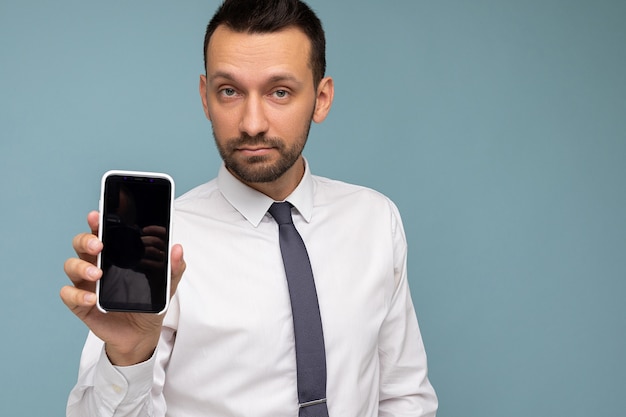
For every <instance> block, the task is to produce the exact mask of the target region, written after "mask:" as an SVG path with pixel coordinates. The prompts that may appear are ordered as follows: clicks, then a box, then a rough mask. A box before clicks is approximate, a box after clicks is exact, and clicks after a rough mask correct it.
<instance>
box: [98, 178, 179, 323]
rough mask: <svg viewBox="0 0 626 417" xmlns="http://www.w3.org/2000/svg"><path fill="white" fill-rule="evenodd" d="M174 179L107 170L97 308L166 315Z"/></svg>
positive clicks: (102, 189) (103, 180)
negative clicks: (100, 275)
mask: <svg viewBox="0 0 626 417" xmlns="http://www.w3.org/2000/svg"><path fill="white" fill-rule="evenodd" d="M173 203H174V180H173V179H172V178H171V177H170V176H169V175H167V174H163V173H155V172H139V171H108V172H106V173H105V174H104V175H103V176H102V184H101V195H100V226H99V230H98V235H99V238H100V240H101V241H102V243H103V249H102V252H101V253H100V255H99V256H98V267H99V268H101V269H102V277H101V278H100V280H99V281H98V283H97V287H96V294H97V300H98V304H97V305H98V308H99V309H100V310H101V311H103V312H109V311H124V312H134V313H155V314H162V313H164V312H165V311H166V310H167V307H168V305H169V298H170V297H169V295H170V281H171V277H170V274H171V273H170V262H169V259H170V249H171V235H172V217H173V210H174V208H173Z"/></svg>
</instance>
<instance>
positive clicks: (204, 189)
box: [175, 178, 219, 208]
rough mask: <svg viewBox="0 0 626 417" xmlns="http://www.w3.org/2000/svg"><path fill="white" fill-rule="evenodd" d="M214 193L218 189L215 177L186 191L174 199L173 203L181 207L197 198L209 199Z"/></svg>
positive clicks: (195, 200) (192, 202)
mask: <svg viewBox="0 0 626 417" xmlns="http://www.w3.org/2000/svg"><path fill="white" fill-rule="evenodd" d="M215 193H219V189H218V187H217V178H214V179H212V180H211V181H208V182H205V183H204V184H200V185H198V186H196V187H194V188H192V189H191V190H189V191H187V192H186V193H184V194H183V195H181V196H180V197H178V198H177V199H176V203H175V204H176V207H177V208H182V207H185V206H188V205H190V204H194V203H195V202H197V201H199V200H206V199H210V198H212V196H214V195H215Z"/></svg>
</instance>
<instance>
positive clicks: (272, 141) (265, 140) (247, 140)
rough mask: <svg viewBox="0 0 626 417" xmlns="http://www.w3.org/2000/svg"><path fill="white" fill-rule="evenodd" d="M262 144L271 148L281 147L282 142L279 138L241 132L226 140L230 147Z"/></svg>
mask: <svg viewBox="0 0 626 417" xmlns="http://www.w3.org/2000/svg"><path fill="white" fill-rule="evenodd" d="M258 145H264V146H268V147H272V148H278V149H282V148H283V142H282V140H280V138H273V137H266V136H265V135H255V136H250V135H246V134H243V135H241V136H239V137H236V138H232V139H230V140H229V141H228V146H229V148H230V149H236V148H240V147H242V146H258Z"/></svg>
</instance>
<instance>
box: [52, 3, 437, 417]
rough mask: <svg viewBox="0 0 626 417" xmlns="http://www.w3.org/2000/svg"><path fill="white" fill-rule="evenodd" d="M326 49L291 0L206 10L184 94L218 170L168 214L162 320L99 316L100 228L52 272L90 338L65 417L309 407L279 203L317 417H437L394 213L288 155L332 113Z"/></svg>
mask: <svg viewBox="0 0 626 417" xmlns="http://www.w3.org/2000/svg"><path fill="white" fill-rule="evenodd" d="M324 49H325V41H324V33H323V30H322V27H321V23H320V22H319V20H318V18H317V17H316V16H315V14H314V13H313V12H312V11H311V10H310V9H309V8H308V6H306V5H305V4H304V3H302V2H300V1H298V0H226V1H225V2H224V4H223V5H222V6H221V7H220V9H219V10H218V11H217V13H216V15H215V16H214V17H213V19H212V20H211V22H210V23H209V26H208V28H207V34H206V37H205V45H204V51H205V66H206V74H205V75H202V76H201V77H200V94H201V97H202V104H203V107H204V111H205V114H206V117H207V118H208V119H209V120H210V121H211V124H212V127H213V134H214V137H215V142H216V144H217V147H218V149H219V152H220V155H221V156H222V159H223V161H224V164H223V166H222V168H221V169H220V172H219V175H218V177H217V178H216V179H215V180H213V181H211V182H209V183H206V184H204V185H201V186H199V187H197V188H195V189H194V190H192V191H190V192H188V193H187V194H185V195H184V196H182V197H181V198H179V199H178V201H177V203H176V217H175V222H174V224H175V226H174V240H175V241H177V242H180V244H179V245H175V246H174V247H173V248H172V252H171V263H172V287H173V292H175V293H174V295H173V297H172V300H171V304H170V308H169V310H168V312H167V314H166V315H165V317H163V316H155V315H142V314H125V313H108V314H102V313H100V312H99V311H98V309H97V308H96V307H95V296H94V293H93V291H94V287H95V282H96V281H97V280H98V279H99V278H100V276H101V271H100V270H98V269H97V268H96V267H94V266H93V262H94V260H95V257H96V256H97V254H98V253H99V252H100V250H101V249H102V244H101V243H100V241H99V240H98V239H97V238H96V237H95V236H94V234H95V231H96V230H97V226H98V224H97V223H98V215H97V213H95V212H94V213H90V215H89V216H88V223H89V225H90V228H91V230H92V233H90V234H87V233H85V234H80V235H78V236H76V237H75V239H74V248H75V250H76V252H77V253H78V255H79V257H78V258H72V259H69V260H68V261H67V262H66V265H65V269H66V273H67V275H68V276H69V278H70V279H71V280H72V282H73V284H74V285H73V286H67V287H64V288H63V289H62V290H61V297H62V299H63V301H64V302H65V304H66V305H67V306H68V307H69V308H70V309H71V310H72V311H73V312H74V313H75V314H76V315H77V316H78V317H79V318H80V319H81V320H83V321H84V322H85V324H86V325H87V326H88V327H89V329H90V334H89V337H88V340H87V343H86V345H85V348H84V351H83V356H82V358H81V366H80V372H79V379H78V383H77V385H76V387H75V388H74V390H73V391H72V393H71V394H70V399H69V401H68V412H67V413H68V416H76V417H78V416H80V417H86V416H165V415H168V416H221V417H230V416H246V417H247V416H250V417H252V416H253V417H282V416H285V417H287V416H296V415H298V413H299V410H300V413H302V410H303V408H304V409H306V407H308V405H307V404H299V399H298V395H299V393H298V391H299V390H298V384H299V376H300V375H298V374H299V372H298V369H297V368H298V365H297V364H296V362H297V361H296V355H297V354H298V352H297V351H296V348H295V347H294V337H295V336H294V326H295V322H296V318H295V310H294V313H293V314H292V305H291V303H290V291H289V288H288V287H289V286H288V284H287V280H286V273H285V268H286V267H285V266H284V265H283V262H282V259H281V248H280V245H279V240H280V239H279V225H278V224H277V223H276V221H275V220H274V215H271V214H268V209H270V206H273V203H274V202H282V201H288V202H289V203H290V204H291V205H292V206H293V209H292V210H291V212H292V216H293V223H294V224H295V228H296V229H297V231H298V232H299V234H300V235H301V236H302V239H303V240H304V243H305V244H306V249H307V251H308V256H309V258H310V263H311V266H312V272H313V277H314V281H315V287H316V290H317V298H318V303H319V314H320V316H321V324H322V328H323V343H324V345H325V348H324V350H325V363H326V372H327V376H326V380H325V383H326V394H327V396H326V399H320V401H319V402H320V403H324V407H326V406H327V410H328V415H330V416H332V417H350V416H352V417H369V416H434V415H435V411H436V408H437V399H436V396H435V393H434V391H433V388H432V386H431V385H430V383H429V381H428V377H427V367H426V355H425V352H424V347H423V344H422V340H421V336H420V332H419V328H418V324H417V320H416V318H415V312H414V309H413V305H412V302H411V298H410V292H409V289H408V282H407V276H406V242H405V236H404V232H403V228H402V224H401V220H400V216H399V214H398V211H397V209H396V207H395V206H394V205H393V203H392V202H391V201H389V200H388V199H387V198H386V197H384V196H382V195H380V194H378V193H376V192H374V191H372V190H370V189H367V188H363V187H358V186H354V185H349V184H345V183H341V182H338V181H332V180H329V179H325V178H320V177H316V176H313V175H312V174H311V172H310V168H309V166H308V164H307V162H306V160H305V159H304V158H303V156H302V150H303V148H304V145H305V142H306V139H307V136H308V131H309V127H310V123H311V121H314V122H316V123H320V122H322V121H323V120H324V119H325V118H326V116H327V114H328V112H329V110H330V107H331V104H332V101H333V93H334V85H333V80H332V78H330V77H325V75H324V72H325V57H324V55H325V51H324ZM281 227H282V226H281ZM183 247H184V248H185V261H184V260H183V249H182V248H183ZM183 271H185V277H184V278H183V279H181V277H182V275H183ZM316 405H317V402H316ZM300 415H301V416H302V415H303V414H300Z"/></svg>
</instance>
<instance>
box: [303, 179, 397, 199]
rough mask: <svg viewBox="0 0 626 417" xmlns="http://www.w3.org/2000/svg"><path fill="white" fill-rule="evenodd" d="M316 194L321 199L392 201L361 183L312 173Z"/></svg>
mask: <svg viewBox="0 0 626 417" xmlns="http://www.w3.org/2000/svg"><path fill="white" fill-rule="evenodd" d="M312 177H313V183H314V189H315V193H316V196H318V197H319V198H322V199H329V200H337V199H344V198H345V199H366V200H370V201H378V202H380V203H383V204H390V203H391V204H393V202H392V201H391V200H390V199H389V197H387V196H386V195H384V194H383V193H381V192H379V191H377V190H374V189H373V188H369V187H366V186H363V185H357V184H352V183H349V182H345V181H340V180H336V179H332V178H327V177H321V176H318V175H313V176H312Z"/></svg>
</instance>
